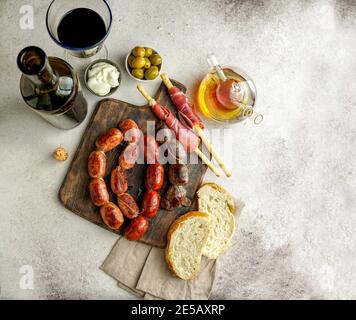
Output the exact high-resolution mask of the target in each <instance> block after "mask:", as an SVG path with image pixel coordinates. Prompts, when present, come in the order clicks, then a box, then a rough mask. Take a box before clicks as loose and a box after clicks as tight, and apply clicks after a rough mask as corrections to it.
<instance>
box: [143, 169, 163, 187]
mask: <svg viewBox="0 0 356 320" xmlns="http://www.w3.org/2000/svg"><path fill="white" fill-rule="evenodd" d="M163 182H164V168H163V166H162V165H161V164H160V163H155V164H149V165H148V166H147V169H146V179H145V187H146V189H147V190H156V191H157V190H159V189H161V188H162V185H163Z"/></svg>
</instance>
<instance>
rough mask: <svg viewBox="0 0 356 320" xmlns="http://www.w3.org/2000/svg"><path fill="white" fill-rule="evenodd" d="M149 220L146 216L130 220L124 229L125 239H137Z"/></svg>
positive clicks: (143, 231) (144, 230)
mask: <svg viewBox="0 0 356 320" xmlns="http://www.w3.org/2000/svg"><path fill="white" fill-rule="evenodd" d="M148 225H149V222H148V220H147V218H145V217H143V216H138V217H137V218H135V219H133V220H131V222H130V223H129V225H128V226H127V227H126V229H125V233H124V234H125V237H126V239H127V240H131V241H135V240H139V239H140V238H141V237H142V236H143V235H144V234H145V233H146V231H147V229H148Z"/></svg>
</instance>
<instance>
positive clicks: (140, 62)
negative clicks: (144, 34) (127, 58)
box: [131, 57, 146, 69]
mask: <svg viewBox="0 0 356 320" xmlns="http://www.w3.org/2000/svg"><path fill="white" fill-rule="evenodd" d="M145 64H146V61H145V58H143V57H137V58H135V59H133V60H132V63H131V68H133V69H141V68H143V67H144V66H145Z"/></svg>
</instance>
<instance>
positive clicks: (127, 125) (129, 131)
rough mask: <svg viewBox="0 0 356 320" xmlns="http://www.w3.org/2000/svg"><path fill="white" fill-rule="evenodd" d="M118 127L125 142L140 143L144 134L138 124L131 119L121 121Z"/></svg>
mask: <svg viewBox="0 0 356 320" xmlns="http://www.w3.org/2000/svg"><path fill="white" fill-rule="evenodd" d="M118 127H119V128H120V130H121V132H122V134H123V136H124V140H125V141H127V142H128V143H138V142H139V140H140V139H141V137H142V132H141V130H140V129H139V128H138V125H137V123H136V122H135V121H133V120H131V119H125V120H121V121H120V122H119V125H118Z"/></svg>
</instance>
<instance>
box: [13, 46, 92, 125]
mask: <svg viewBox="0 0 356 320" xmlns="http://www.w3.org/2000/svg"><path fill="white" fill-rule="evenodd" d="M17 65H18V67H19V69H20V70H21V72H22V76H21V80H20V90H21V94H22V97H23V99H24V100H25V102H26V103H27V105H28V106H29V107H30V108H31V109H32V110H34V111H35V112H37V113H38V114H39V115H40V116H41V117H43V118H44V119H46V120H47V121H48V122H49V123H51V124H52V125H53V126H55V127H57V128H60V129H71V128H74V127H76V126H77V125H79V124H80V123H82V122H83V120H84V119H85V117H86V115H87V102H86V100H85V98H84V96H83V94H82V91H81V88H80V82H79V79H78V76H77V74H76V72H75V71H74V69H73V68H72V67H71V66H70V65H69V64H68V63H67V62H65V61H64V60H62V59H59V58H55V57H47V55H46V53H45V52H44V51H43V50H42V49H41V48H38V47H35V46H30V47H26V48H24V49H22V50H21V52H20V53H19V55H18V57H17Z"/></svg>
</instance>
